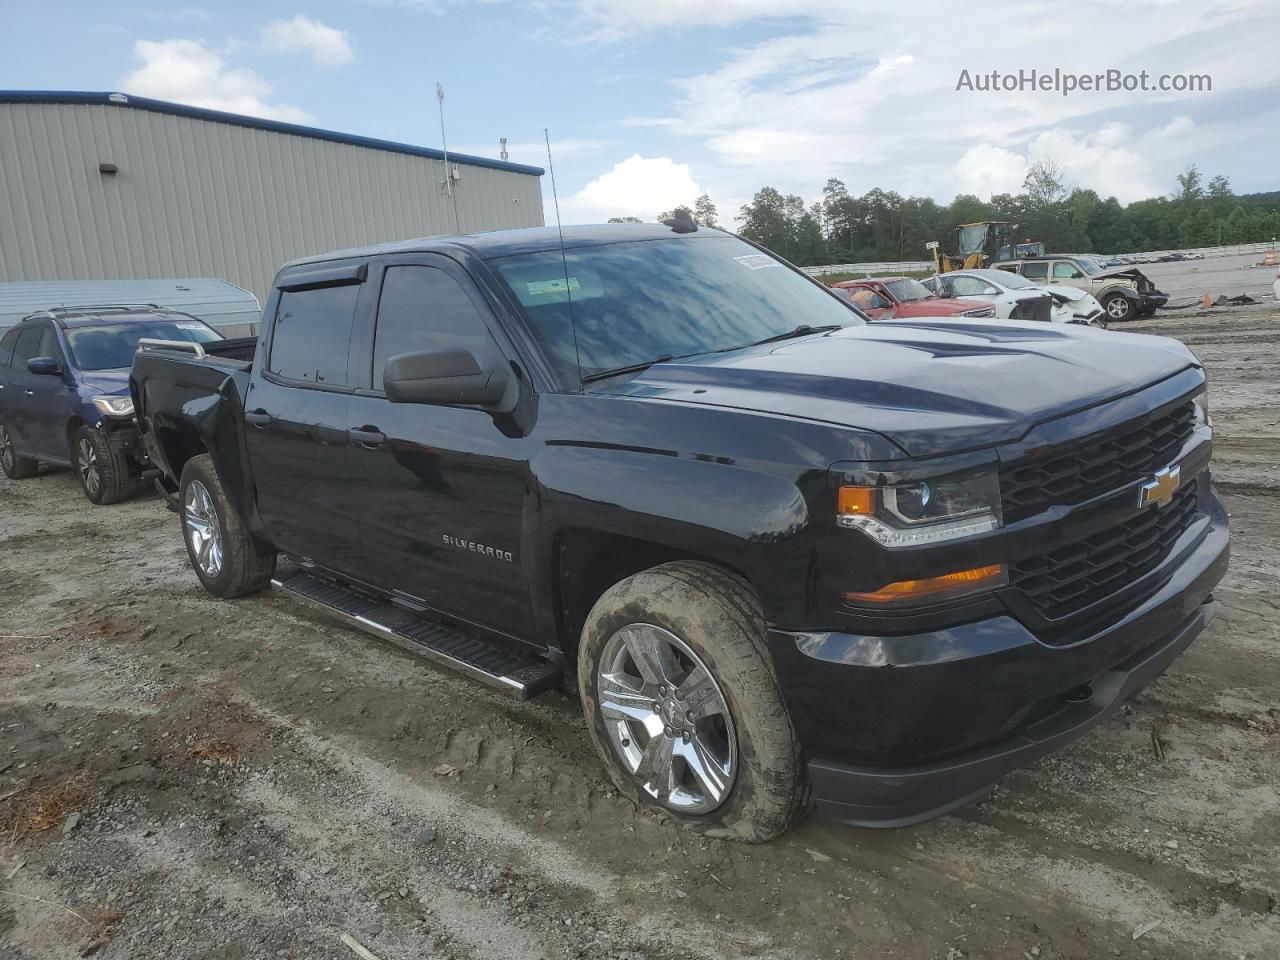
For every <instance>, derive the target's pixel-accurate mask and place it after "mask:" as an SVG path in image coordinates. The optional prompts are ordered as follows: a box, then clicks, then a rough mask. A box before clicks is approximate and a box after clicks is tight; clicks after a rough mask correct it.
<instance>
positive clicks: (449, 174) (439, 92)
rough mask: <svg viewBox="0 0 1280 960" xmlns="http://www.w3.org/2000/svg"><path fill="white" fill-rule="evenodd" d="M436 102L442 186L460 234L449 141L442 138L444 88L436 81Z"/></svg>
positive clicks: (460, 226)
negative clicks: (442, 161) (438, 115)
mask: <svg viewBox="0 0 1280 960" xmlns="http://www.w3.org/2000/svg"><path fill="white" fill-rule="evenodd" d="M436 102H437V103H438V104H440V146H441V148H442V150H443V152H444V186H445V192H446V193H448V194H449V204H450V205H451V206H452V207H453V230H454V232H455V233H461V232H462V224H461V223H459V222H458V198H457V197H455V196H454V195H453V171H452V170H450V169H449V141H448V140H446V139H445V136H444V87H442V86H440V81H439V80H437V81H436Z"/></svg>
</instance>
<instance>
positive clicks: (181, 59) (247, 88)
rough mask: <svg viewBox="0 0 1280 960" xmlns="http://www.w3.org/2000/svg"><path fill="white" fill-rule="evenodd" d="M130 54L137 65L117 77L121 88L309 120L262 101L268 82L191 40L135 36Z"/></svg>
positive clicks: (297, 112) (209, 105) (161, 97)
mask: <svg viewBox="0 0 1280 960" xmlns="http://www.w3.org/2000/svg"><path fill="white" fill-rule="evenodd" d="M133 55H134V56H135V57H136V58H137V59H138V60H140V61H142V65H141V66H139V67H138V68H137V69H136V70H134V71H133V72H132V73H129V74H127V75H126V76H125V77H124V79H123V80H121V81H120V86H121V89H122V90H124V91H125V92H126V93H133V94H137V95H139V96H143V97H155V98H156V99H159V100H174V101H177V102H178V103H186V104H189V105H191V106H193V107H205V108H207V109H210V110H226V111H228V112H229V113H244V114H248V115H250V116H254V117H266V118H268V119H271V120H286V121H289V122H290V123H309V122H311V120H312V117H311V115H310V114H308V113H307V112H306V111H305V110H302V109H301V108H299V107H295V106H292V105H290V104H287V103H268V102H267V99H266V98H267V97H269V96H270V95H271V84H269V83H268V82H267V81H266V80H264V79H263V78H262V77H261V76H259V75H258V74H256V73H254V72H253V71H252V70H248V69H245V68H244V67H229V66H227V63H226V61H225V60H224V59H223V57H222V54H220V53H218V52H217V51H215V50H210V49H209V48H208V47H206V46H204V44H202V43H200V42H199V41H197V40H138V41H136V42H135V43H134V45H133Z"/></svg>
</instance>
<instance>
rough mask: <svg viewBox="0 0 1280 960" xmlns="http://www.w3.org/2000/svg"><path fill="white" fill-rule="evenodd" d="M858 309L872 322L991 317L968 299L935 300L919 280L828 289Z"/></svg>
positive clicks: (988, 310) (881, 281)
mask: <svg viewBox="0 0 1280 960" xmlns="http://www.w3.org/2000/svg"><path fill="white" fill-rule="evenodd" d="M831 289H832V290H834V291H835V292H836V293H838V294H840V296H842V297H844V298H845V299H847V300H849V301H850V302H851V303H853V304H854V305H855V306H857V307H859V308H860V309H861V310H862V312H863V313H865V314H866V315H867V316H869V317H870V318H871V319H872V320H890V319H894V318H898V317H994V316H995V315H996V311H995V308H994V307H991V306H974V302H973V301H972V300H957V299H952V298H950V297H939V296H937V295H936V294H934V293H933V292H932V291H931V290H930V289H929V288H928V287H926V286H925V285H924V284H923V283H921V282H920V281H919V280H912V279H911V278H910V277H881V278H880V279H878V280H844V281H842V282H840V283H836V284H833V285H832V287H831Z"/></svg>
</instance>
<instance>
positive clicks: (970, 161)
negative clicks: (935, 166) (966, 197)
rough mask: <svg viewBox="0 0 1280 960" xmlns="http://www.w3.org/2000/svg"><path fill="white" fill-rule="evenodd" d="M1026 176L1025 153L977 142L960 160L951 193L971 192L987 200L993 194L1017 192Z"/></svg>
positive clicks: (956, 167)
mask: <svg viewBox="0 0 1280 960" xmlns="http://www.w3.org/2000/svg"><path fill="white" fill-rule="evenodd" d="M1026 176H1027V158H1026V157H1024V156H1022V154H1020V153H1014V152H1013V151H1012V150H1006V149H1005V148H1004V147H994V146H992V145H991V144H989V143H977V144H974V145H973V146H972V147H970V148H969V149H968V150H966V151H965V152H964V154H963V155H962V156H961V157H960V159H959V160H957V161H956V165H955V168H954V170H953V171H952V174H951V184H950V189H949V191H948V192H949V193H951V194H956V193H971V194H974V195H975V196H978V197H981V198H982V199H983V200H987V199H990V197H991V195H992V194H993V193H1017V192H1018V191H1019V190H1021V189H1022V181H1023V180H1025V179H1026ZM946 199H948V200H949V199H951V197H950V196H948V197H947V198H946Z"/></svg>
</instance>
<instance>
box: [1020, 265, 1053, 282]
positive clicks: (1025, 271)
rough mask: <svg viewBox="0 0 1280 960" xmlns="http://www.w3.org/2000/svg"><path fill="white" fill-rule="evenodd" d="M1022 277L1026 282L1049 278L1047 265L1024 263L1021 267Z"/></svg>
mask: <svg viewBox="0 0 1280 960" xmlns="http://www.w3.org/2000/svg"><path fill="white" fill-rule="evenodd" d="M1022 275H1023V276H1024V277H1026V278H1027V279H1028V280H1043V279H1045V278H1046V277H1047V276H1049V265H1048V264H1047V263H1024V264H1023V265H1022Z"/></svg>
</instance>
